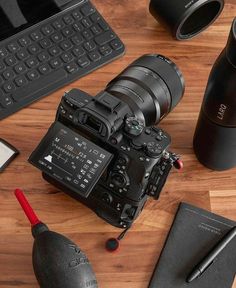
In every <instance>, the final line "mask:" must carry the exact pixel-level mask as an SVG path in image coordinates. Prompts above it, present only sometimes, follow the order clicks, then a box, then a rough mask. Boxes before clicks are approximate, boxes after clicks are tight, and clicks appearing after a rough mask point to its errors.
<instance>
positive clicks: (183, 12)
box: [150, 0, 224, 40]
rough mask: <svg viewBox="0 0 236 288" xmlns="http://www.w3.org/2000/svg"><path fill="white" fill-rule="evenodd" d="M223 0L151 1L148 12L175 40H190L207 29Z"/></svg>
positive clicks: (219, 11)
mask: <svg viewBox="0 0 236 288" xmlns="http://www.w3.org/2000/svg"><path fill="white" fill-rule="evenodd" d="M223 8H224V0H151V2H150V12H151V14H152V15H153V16H154V17H155V18H156V20H157V21H158V22H160V23H161V24H163V25H164V26H165V27H166V28H167V29H168V30H170V32H171V34H172V35H173V37H174V38H176V39H177V40H185V39H190V38H192V37H194V36H196V35H197V34H199V33H200V32H202V31H203V30H204V29H206V28H207V27H209V26H210V25H211V24H212V23H213V22H214V21H215V20H216V19H217V17H218V16H219V15H220V13H221V11H222V10H223Z"/></svg>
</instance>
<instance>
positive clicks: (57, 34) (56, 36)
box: [51, 33, 63, 43]
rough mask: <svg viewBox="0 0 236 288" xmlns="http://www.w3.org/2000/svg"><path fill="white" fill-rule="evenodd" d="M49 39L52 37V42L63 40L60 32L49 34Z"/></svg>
mask: <svg viewBox="0 0 236 288" xmlns="http://www.w3.org/2000/svg"><path fill="white" fill-rule="evenodd" d="M51 39H52V41H53V42H54V43H58V42H60V41H62V40H63V37H62V35H61V34H59V33H55V34H53V35H52V36H51Z"/></svg>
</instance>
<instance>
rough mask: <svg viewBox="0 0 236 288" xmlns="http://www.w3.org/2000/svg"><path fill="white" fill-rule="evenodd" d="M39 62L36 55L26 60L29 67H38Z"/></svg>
mask: <svg viewBox="0 0 236 288" xmlns="http://www.w3.org/2000/svg"><path fill="white" fill-rule="evenodd" d="M38 64H39V61H38V60H37V59H36V58H34V57H31V58H29V59H28V60H27V61H26V65H27V66H28V67H29V68H33V67H36V66H37V65H38Z"/></svg>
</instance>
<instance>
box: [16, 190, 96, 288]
mask: <svg viewBox="0 0 236 288" xmlns="http://www.w3.org/2000/svg"><path fill="white" fill-rule="evenodd" d="M15 195H16V197H17V199H18V201H19V202H20V204H21V206H22V208H23V210H24V211H25V214H26V216H27V217H28V219H29V221H30V222H31V225H32V235H33V237H34V238H35V241H34V247H33V267H34V272H35V275H36V278H37V280H38V283H39V285H40V287H41V288H85V287H88V288H97V287H98V284H97V281H96V277H95V274H94V272H93V270H92V267H91V265H90V263H89V260H88V258H87V257H86V255H85V254H84V253H83V252H82V251H81V250H80V248H79V247H78V246H77V245H76V244H75V243H73V242H72V241H71V240H69V239H68V238H66V237H64V236H63V235H61V234H58V233H55V232H52V231H50V230H49V229H48V227H47V226H46V225H45V224H43V223H42V222H41V221H40V220H39V219H38V217H37V216H36V215H35V213H34V211H33V209H32V208H31V206H30V205H29V203H28V201H27V199H26V198H25V196H24V194H23V192H22V191H21V190H19V189H17V190H16V191H15Z"/></svg>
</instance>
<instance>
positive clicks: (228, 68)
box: [194, 18, 236, 171]
mask: <svg viewBox="0 0 236 288" xmlns="http://www.w3.org/2000/svg"><path fill="white" fill-rule="evenodd" d="M194 150H195V153H196V155H197V158H198V159H199V161H200V162H201V163H202V164H204V165H205V166H206V167H208V168H210V169H213V170H219V171H221V170H227V169H230V168H233V167H235V166H236V18H235V19H234V22H233V25H232V29H231V31H230V36H229V40H228V43H227V46H226V48H225V49H224V50H223V52H222V53H221V55H220V56H219V58H218V59H217V61H216V63H215V65H214V67H213V69H212V71H211V74H210V78H209V81H208V86H207V89H206V94H205V97H204V100H203V104H202V109H201V113H200V116H199V120H198V124H197V128H196V132H195V136H194Z"/></svg>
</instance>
